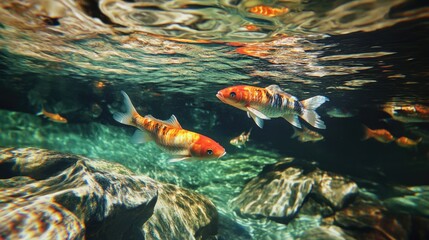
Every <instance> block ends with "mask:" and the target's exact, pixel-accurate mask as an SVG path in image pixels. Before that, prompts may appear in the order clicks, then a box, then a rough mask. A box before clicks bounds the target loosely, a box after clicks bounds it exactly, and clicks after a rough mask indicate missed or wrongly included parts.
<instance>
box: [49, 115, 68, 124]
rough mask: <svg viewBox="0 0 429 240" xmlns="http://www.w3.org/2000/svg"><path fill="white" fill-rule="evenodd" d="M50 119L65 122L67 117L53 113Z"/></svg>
mask: <svg viewBox="0 0 429 240" xmlns="http://www.w3.org/2000/svg"><path fill="white" fill-rule="evenodd" d="M52 120H53V121H54V122H59V123H67V119H66V118H65V117H62V116H60V115H58V114H57V115H55V116H54V117H53V118H52Z"/></svg>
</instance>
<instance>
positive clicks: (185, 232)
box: [0, 148, 217, 239]
mask: <svg viewBox="0 0 429 240" xmlns="http://www.w3.org/2000/svg"><path fill="white" fill-rule="evenodd" d="M0 176H1V179H0V238H1V239H18V238H19V239H24V238H25V239H30V238H31V239H33V238H38V239H51V238H57V239H63V238H64V239H83V238H88V239H206V238H209V237H210V236H214V235H215V234H216V232H217V211H216V208H215V206H214V205H213V204H212V203H211V202H210V200H208V199H207V198H205V197H204V196H202V195H200V194H197V193H194V192H192V191H190V190H186V189H183V188H180V187H178V186H175V185H171V184H164V183H160V182H156V181H155V180H153V179H151V178H149V177H146V176H136V175H134V174H133V173H132V172H131V171H129V170H128V169H126V168H125V167H123V166H122V165H120V164H117V163H112V162H107V161H101V160H91V159H88V158H85V157H82V156H78V155H72V154H64V153H59V152H54V151H48V150H43V149H35V148H20V149H14V148H2V149H0Z"/></svg>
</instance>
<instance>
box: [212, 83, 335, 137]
mask: <svg viewBox="0 0 429 240" xmlns="http://www.w3.org/2000/svg"><path fill="white" fill-rule="evenodd" d="M216 96H217V98H219V100H221V101H222V102H224V103H226V104H229V105H231V106H233V107H236V108H238V109H241V110H243V111H246V112H247V116H248V117H251V118H253V120H254V121H255V123H256V125H258V127H260V128H262V127H263V125H264V120H270V119H271V118H278V117H282V118H284V119H285V120H286V121H288V122H289V123H290V124H292V125H293V126H295V127H297V128H301V123H300V122H299V119H298V116H299V117H301V118H302V119H304V120H305V121H307V122H308V123H309V124H310V125H311V126H313V127H315V128H320V129H325V128H326V126H325V123H324V122H323V121H322V120H321V119H320V116H319V115H318V114H317V113H316V111H315V110H316V108H318V107H319V106H320V105H322V104H323V103H324V102H326V101H329V99H328V98H327V97H324V96H315V97H312V98H309V99H306V100H303V101H298V99H297V98H296V97H294V96H292V95H290V94H288V93H286V92H284V91H283V90H281V89H280V87H279V86H277V85H270V86H268V87H266V88H260V87H253V86H248V85H239V86H233V87H228V88H225V89H222V90H220V91H219V92H218V93H217V94H216Z"/></svg>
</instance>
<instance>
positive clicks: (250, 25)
mask: <svg viewBox="0 0 429 240" xmlns="http://www.w3.org/2000/svg"><path fill="white" fill-rule="evenodd" d="M244 28H246V30H247V31H251V32H253V31H259V30H261V28H260V27H258V26H256V25H253V24H248V25H245V26H244Z"/></svg>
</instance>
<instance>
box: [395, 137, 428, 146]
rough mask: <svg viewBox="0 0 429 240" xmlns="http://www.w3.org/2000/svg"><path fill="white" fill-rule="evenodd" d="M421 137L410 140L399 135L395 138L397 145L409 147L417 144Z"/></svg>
mask: <svg viewBox="0 0 429 240" xmlns="http://www.w3.org/2000/svg"><path fill="white" fill-rule="evenodd" d="M422 139H423V138H419V139H417V140H412V139H409V138H407V137H400V138H398V139H396V141H395V142H396V144H398V146H400V147H404V148H411V147H415V146H417V145H418V144H419V143H420V142H421V141H422Z"/></svg>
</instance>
